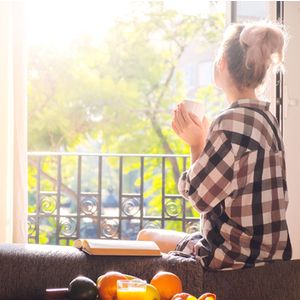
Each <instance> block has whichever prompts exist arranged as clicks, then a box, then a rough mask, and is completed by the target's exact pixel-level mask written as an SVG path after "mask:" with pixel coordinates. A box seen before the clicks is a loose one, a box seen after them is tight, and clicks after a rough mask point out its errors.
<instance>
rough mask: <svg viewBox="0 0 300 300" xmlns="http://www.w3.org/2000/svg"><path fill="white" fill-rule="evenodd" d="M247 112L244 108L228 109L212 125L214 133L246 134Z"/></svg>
mask: <svg viewBox="0 0 300 300" xmlns="http://www.w3.org/2000/svg"><path fill="white" fill-rule="evenodd" d="M244 117H245V111H244V109H243V108H242V107H236V108H227V109H225V110H224V111H222V112H221V113H220V114H218V115H217V116H216V118H215V119H214V120H213V122H212V124H211V130H212V131H218V130H220V131H234V132H241V133H242V132H244V125H245V118H244Z"/></svg>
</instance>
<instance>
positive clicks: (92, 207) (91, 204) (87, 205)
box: [80, 196, 97, 216]
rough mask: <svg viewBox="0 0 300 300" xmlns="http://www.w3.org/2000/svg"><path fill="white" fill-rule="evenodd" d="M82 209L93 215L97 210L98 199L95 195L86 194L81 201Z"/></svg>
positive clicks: (88, 214) (86, 213) (85, 212)
mask: <svg viewBox="0 0 300 300" xmlns="http://www.w3.org/2000/svg"><path fill="white" fill-rule="evenodd" d="M80 209H81V211H82V212H83V213H84V214H85V215H87V216H90V215H93V214H95V213H96V212H97V199H96V197H93V196H86V197H84V198H83V199H81V201H80Z"/></svg>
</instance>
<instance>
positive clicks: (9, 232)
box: [0, 1, 27, 243]
mask: <svg viewBox="0 0 300 300" xmlns="http://www.w3.org/2000/svg"><path fill="white" fill-rule="evenodd" d="M25 25H26V22H25V3H24V2H23V1H0V243H4V242H5V243H11V242H17V243H26V242H27V120H26V118H27V98H26V97H27V96H26V95H27V84H26V82H27V79H26V74H27V71H26V65H27V62H26V46H25V40H26V38H25V28H26V26H25Z"/></svg>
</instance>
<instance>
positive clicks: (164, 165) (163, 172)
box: [161, 157, 166, 229]
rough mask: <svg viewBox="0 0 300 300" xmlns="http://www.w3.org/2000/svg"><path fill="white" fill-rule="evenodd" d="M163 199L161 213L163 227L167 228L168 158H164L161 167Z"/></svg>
mask: <svg viewBox="0 0 300 300" xmlns="http://www.w3.org/2000/svg"><path fill="white" fill-rule="evenodd" d="M161 168H162V169H161V175H162V180H161V185H162V187H161V197H162V199H161V200H162V203H161V204H162V211H161V227H162V228H163V229H164V228H165V209H166V203H165V176H166V158H165V157H162V166H161Z"/></svg>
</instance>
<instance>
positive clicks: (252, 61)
mask: <svg viewBox="0 0 300 300" xmlns="http://www.w3.org/2000/svg"><path fill="white" fill-rule="evenodd" d="M285 38H286V36H285V33H284V31H283V29H282V27H281V26H280V25H278V24H274V23H270V24H269V23H267V22H261V23H255V24H249V25H245V27H244V29H243V30H242V32H241V34H240V43H241V45H242V46H243V47H244V48H245V50H246V60H245V64H246V67H247V68H252V69H253V71H254V73H256V72H258V71H259V69H260V67H259V65H261V67H262V66H264V67H265V68H269V66H270V65H271V64H273V65H275V66H278V65H281V64H282V62H283V51H284V46H285Z"/></svg>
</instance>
